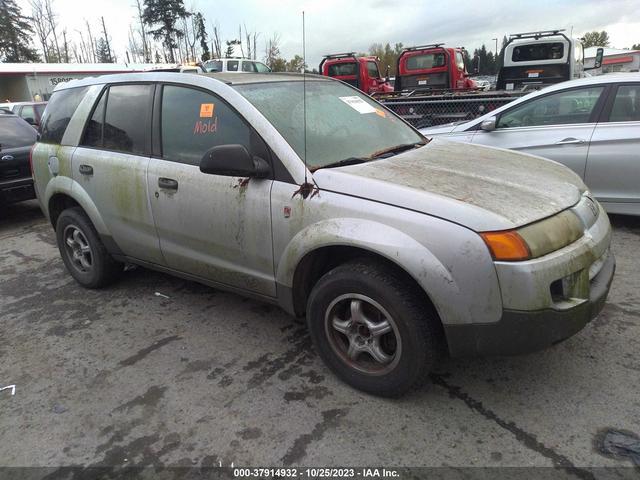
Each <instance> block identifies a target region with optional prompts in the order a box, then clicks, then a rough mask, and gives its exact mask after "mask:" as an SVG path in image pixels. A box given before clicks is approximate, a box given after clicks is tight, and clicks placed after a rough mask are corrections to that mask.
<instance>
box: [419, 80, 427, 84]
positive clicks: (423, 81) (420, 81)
mask: <svg viewBox="0 0 640 480" xmlns="http://www.w3.org/2000/svg"><path fill="white" fill-rule="evenodd" d="M426 84H427V81H426V80H418V85H426Z"/></svg>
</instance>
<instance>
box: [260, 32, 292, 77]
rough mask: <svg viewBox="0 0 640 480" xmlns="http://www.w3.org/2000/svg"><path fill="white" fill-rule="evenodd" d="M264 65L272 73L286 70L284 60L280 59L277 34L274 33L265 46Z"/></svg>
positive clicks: (278, 36)
mask: <svg viewBox="0 0 640 480" xmlns="http://www.w3.org/2000/svg"><path fill="white" fill-rule="evenodd" d="M264 63H266V64H267V66H268V67H269V68H270V69H271V70H272V71H274V72H284V71H285V70H286V68H287V62H286V60H284V59H283V58H280V35H278V34H277V33H274V34H273V36H272V37H271V38H270V39H269V40H267V42H266V44H265V49H264ZM274 67H277V68H278V69H279V70H276V69H275V68H274Z"/></svg>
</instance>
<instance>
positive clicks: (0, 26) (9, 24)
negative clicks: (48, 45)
mask: <svg viewBox="0 0 640 480" xmlns="http://www.w3.org/2000/svg"><path fill="white" fill-rule="evenodd" d="M28 20H29V19H28V18H27V17H24V16H23V15H22V10H21V9H20V7H19V6H18V5H17V4H16V2H15V0H0V32H1V33H0V61H3V62H37V61H38V60H39V57H38V54H37V52H36V51H35V50H34V49H33V48H32V47H31V44H30V43H31V38H32V37H33V36H34V35H35V34H34V32H33V28H32V27H31V24H30V23H29V22H28Z"/></svg>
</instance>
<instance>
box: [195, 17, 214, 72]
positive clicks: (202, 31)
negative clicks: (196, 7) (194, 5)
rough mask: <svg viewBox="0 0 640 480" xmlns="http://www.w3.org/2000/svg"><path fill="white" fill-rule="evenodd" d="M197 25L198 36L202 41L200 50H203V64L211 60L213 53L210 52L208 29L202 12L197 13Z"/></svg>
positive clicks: (201, 56)
mask: <svg viewBox="0 0 640 480" xmlns="http://www.w3.org/2000/svg"><path fill="white" fill-rule="evenodd" d="M195 24H196V36H197V37H198V40H199V41H200V49H201V50H202V54H201V55H200V59H201V60H202V61H203V62H206V61H207V60H209V59H210V58H211V53H210V51H209V44H208V43H207V29H206V28H205V26H204V17H203V16H202V13H200V12H198V13H196V15H195Z"/></svg>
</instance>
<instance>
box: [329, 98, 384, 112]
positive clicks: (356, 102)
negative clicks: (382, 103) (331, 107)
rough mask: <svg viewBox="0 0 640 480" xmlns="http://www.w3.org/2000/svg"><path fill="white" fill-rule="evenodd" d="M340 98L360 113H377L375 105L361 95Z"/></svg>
mask: <svg viewBox="0 0 640 480" xmlns="http://www.w3.org/2000/svg"><path fill="white" fill-rule="evenodd" d="M338 98H340V100H342V101H343V102H344V103H346V104H347V105H349V106H350V107H351V108H353V109H354V110H355V111H356V112H359V113H375V111H376V109H375V108H374V107H372V106H371V105H369V104H368V103H367V102H365V101H364V100H363V99H361V98H360V97H356V96H353V97H338Z"/></svg>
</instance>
